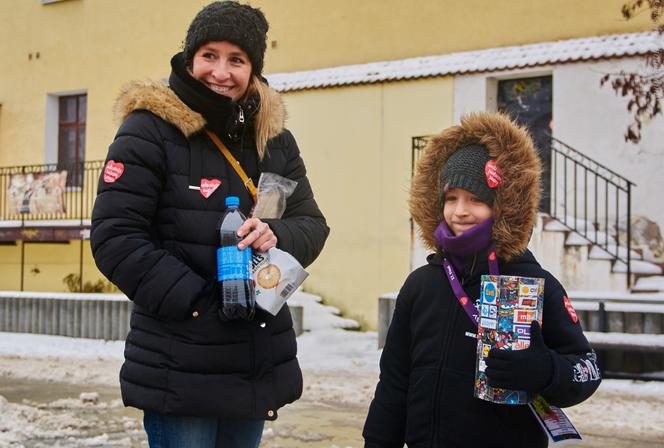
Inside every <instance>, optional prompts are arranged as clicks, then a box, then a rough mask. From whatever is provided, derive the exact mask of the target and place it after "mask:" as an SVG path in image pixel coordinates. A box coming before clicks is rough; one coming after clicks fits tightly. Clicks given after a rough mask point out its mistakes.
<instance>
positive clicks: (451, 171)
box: [440, 145, 501, 206]
mask: <svg viewBox="0 0 664 448" xmlns="http://www.w3.org/2000/svg"><path fill="white" fill-rule="evenodd" d="M500 184H501V176H500V172H499V170H498V167H497V166H496V162H495V160H493V159H492V158H491V157H490V156H489V151H488V150H487V149H486V148H485V147H484V146H480V145H470V146H465V147H463V148H460V149H458V150H457V151H455V152H454V154H452V155H451V156H450V157H449V158H448V159H447V163H446V164H445V167H444V168H443V173H442V175H441V179H440V195H441V197H440V200H441V201H440V202H441V204H444V199H445V193H446V192H447V191H449V190H451V189H453V188H461V189H463V190H466V191H469V192H471V193H473V194H474V195H475V196H477V197H478V198H479V199H480V200H481V201H482V202H484V203H486V204H487V205H489V206H492V205H493V198H494V195H495V189H496V188H498V187H499V186H500Z"/></svg>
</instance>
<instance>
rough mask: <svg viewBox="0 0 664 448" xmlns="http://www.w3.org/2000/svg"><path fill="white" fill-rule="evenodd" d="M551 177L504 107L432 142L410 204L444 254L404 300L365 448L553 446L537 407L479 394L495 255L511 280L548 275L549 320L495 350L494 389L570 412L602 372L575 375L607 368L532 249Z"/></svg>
mask: <svg viewBox="0 0 664 448" xmlns="http://www.w3.org/2000/svg"><path fill="white" fill-rule="evenodd" d="M540 176H541V165H540V160H539V157H538V156H537V153H536V151H535V149H534V147H533V143H532V140H531V139H530V137H529V136H528V134H527V132H526V131H525V130H523V129H522V128H519V127H518V126H516V125H515V124H514V123H513V122H512V121H510V119H509V118H507V117H506V116H504V115H500V114H488V113H477V114H472V115H468V116H465V117H463V118H462V119H461V125H459V126H453V127H451V128H448V129H446V130H444V131H443V132H442V133H441V134H440V135H438V136H436V137H435V138H434V139H433V140H432V141H431V143H430V144H429V145H428V147H427V148H426V150H425V152H424V155H423V157H422V159H421V161H420V162H419V165H418V169H417V174H416V175H415V177H414V179H413V184H412V189H411V198H410V210H411V214H412V216H413V219H414V220H415V222H416V223H417V224H418V225H419V226H420V230H421V236H422V238H423V240H424V242H425V243H426V245H427V246H428V247H429V248H431V249H433V250H436V253H435V254H432V255H430V256H429V258H428V265H426V266H423V267H421V268H419V269H417V270H415V271H414V272H413V273H412V274H411V275H410V276H409V277H408V279H407V280H406V282H405V283H404V285H403V287H402V288H401V291H400V293H399V296H398V298H397V303H396V308H395V311H394V317H393V320H392V324H391V326H390V329H389V331H388V335H387V340H386V343H385V348H384V350H383V354H382V357H381V361H380V368H381V374H380V381H379V382H378V385H377V387H376V393H375V397H374V399H373V401H372V403H371V407H370V409H369V414H368V416H367V420H366V423H365V426H364V432H363V435H364V439H365V447H381V448H386V447H402V446H403V444H404V443H406V444H407V445H408V446H409V447H411V448H412V447H481V446H487V447H488V446H501V447H502V446H505V447H512V448H514V447H524V448H525V447H527V448H536V447H545V446H547V444H548V442H547V436H546V435H545V433H544V432H543V430H542V429H541V428H540V426H539V424H538V422H537V421H536V420H535V417H534V416H533V415H531V411H530V409H529V408H528V406H513V405H505V404H496V403H492V402H489V401H484V400H481V399H478V398H475V397H474V396H473V388H474V379H475V363H476V356H477V352H476V350H477V340H476V336H475V334H476V332H477V327H476V323H475V322H474V321H473V320H471V317H470V315H472V310H473V309H476V307H477V302H478V299H479V296H480V281H481V276H482V275H485V274H488V273H489V265H490V264H493V263H495V262H496V261H497V263H498V269H499V273H500V274H501V275H519V276H526V277H540V278H544V279H545V292H544V312H543V324H542V327H541V328H540V326H539V325H538V324H537V322H536V321H534V322H533V323H532V325H531V344H530V347H529V348H528V349H525V350H520V351H504V350H492V351H491V353H490V355H489V357H488V358H487V361H486V363H487V369H486V375H487V377H488V379H489V384H490V385H491V386H495V387H503V388H507V389H516V390H526V391H529V392H533V393H538V394H541V395H542V396H543V397H544V398H545V399H546V400H547V401H548V402H549V403H550V404H553V405H557V406H560V407H564V406H571V405H574V404H577V403H580V402H582V401H583V400H585V399H587V398H588V397H589V396H590V395H591V394H592V393H593V392H594V391H595V389H597V387H598V386H599V381H600V379H599V376H598V375H588V374H586V375H585V376H584V375H575V373H576V372H577V370H583V369H585V370H588V369H587V366H588V365H591V366H592V367H593V369H592V370H593V371H594V372H596V371H597V369H596V365H595V354H594V352H593V351H592V349H591V347H590V345H589V344H588V341H587V340H586V338H585V337H584V335H583V331H582V329H581V325H580V323H579V321H578V318H577V316H576V313H575V312H574V310H573V308H572V306H571V304H570V302H569V299H568V298H567V294H566V292H565V290H564V289H563V287H562V286H561V285H560V283H559V282H558V281H557V280H556V279H555V278H554V277H553V276H552V275H551V274H549V273H548V272H547V271H545V270H544V269H542V268H541V267H540V265H539V264H538V263H537V261H536V260H535V258H534V257H533V255H532V254H531V253H530V252H529V251H528V249H527V245H528V240H529V239H530V234H531V231H532V228H533V225H534V223H535V219H536V214H537V206H538V204H539V197H540ZM494 266H495V264H494ZM469 299H470V300H469ZM473 304H474V306H473ZM586 373H587V372H586Z"/></svg>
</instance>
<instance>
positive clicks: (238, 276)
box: [217, 246, 251, 282]
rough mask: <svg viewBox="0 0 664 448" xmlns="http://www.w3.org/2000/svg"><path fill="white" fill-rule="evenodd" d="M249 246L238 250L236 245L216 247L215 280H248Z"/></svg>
mask: <svg viewBox="0 0 664 448" xmlns="http://www.w3.org/2000/svg"><path fill="white" fill-rule="evenodd" d="M250 266H251V248H250V247H247V248H246V249H244V250H240V249H238V248H237V246H227V247H220V248H219V249H217V281H220V282H223V281H226V280H250V279H251V272H250V270H249V267H250Z"/></svg>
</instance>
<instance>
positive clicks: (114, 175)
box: [104, 160, 124, 184]
mask: <svg viewBox="0 0 664 448" xmlns="http://www.w3.org/2000/svg"><path fill="white" fill-rule="evenodd" d="M122 173H124V164H122V163H120V162H116V161H114V160H109V161H108V162H106V166H105V167H104V182H106V183H107V184H111V183H113V182H115V181H116V180H118V179H120V176H122Z"/></svg>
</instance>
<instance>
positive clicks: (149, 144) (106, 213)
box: [90, 111, 212, 320]
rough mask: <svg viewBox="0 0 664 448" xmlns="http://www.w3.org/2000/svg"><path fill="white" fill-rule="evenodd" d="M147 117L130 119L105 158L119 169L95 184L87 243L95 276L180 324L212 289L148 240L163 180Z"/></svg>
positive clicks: (160, 153)
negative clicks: (114, 176)
mask: <svg viewBox="0 0 664 448" xmlns="http://www.w3.org/2000/svg"><path fill="white" fill-rule="evenodd" d="M155 120H156V118H155V117H154V116H153V115H152V114H150V113H149V112H144V111H138V112H134V113H131V114H130V115H129V116H128V117H127V118H126V119H125V121H124V123H123V124H122V126H121V127H120V129H119V130H118V133H117V135H116V137H115V140H114V141H113V143H112V144H111V146H110V148H109V152H108V157H107V162H108V161H109V160H113V161H114V162H115V163H122V164H123V166H124V171H123V172H122V175H121V176H120V177H119V178H118V179H117V180H116V181H115V182H105V181H104V174H103V173H102V174H101V177H100V179H99V189H98V195H97V199H96V201H95V204H94V209H93V212H92V228H91V233H90V243H91V246H92V252H93V255H94V259H95V262H96V263H97V267H98V268H99V270H100V271H101V272H102V273H103V274H104V275H105V276H106V277H107V278H108V279H110V280H111V281H112V282H113V283H114V284H115V285H117V286H118V288H120V290H121V291H122V292H124V293H125V294H126V295H127V297H129V298H130V299H132V300H133V301H134V302H135V303H136V304H138V305H139V306H141V307H144V308H146V309H147V310H149V311H150V312H151V313H154V314H157V315H159V316H162V317H167V318H171V319H178V320H181V319H184V318H186V317H187V316H188V314H189V311H190V309H191V307H192V305H193V303H194V302H195V301H196V299H197V298H198V297H199V296H200V295H201V294H202V292H203V291H205V289H206V288H208V287H212V285H207V282H206V281H205V280H204V279H203V278H202V277H201V276H200V275H198V274H196V273H195V272H194V271H193V270H192V269H191V268H190V267H188V266H187V265H186V264H184V263H183V262H182V261H180V260H179V259H177V258H176V257H174V256H173V255H171V254H170V253H169V252H168V251H166V250H164V249H162V248H160V247H159V245H158V243H156V241H157V239H156V238H153V237H152V235H153V232H154V228H153V224H152V223H153V221H154V216H155V213H156V211H157V208H158V198H159V193H160V191H161V189H162V188H163V183H164V182H165V179H166V173H165V170H166V167H165V163H166V162H165V155H164V148H163V145H164V143H163V138H162V136H161V135H160V133H159V129H158V127H157V126H156V124H155Z"/></svg>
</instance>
